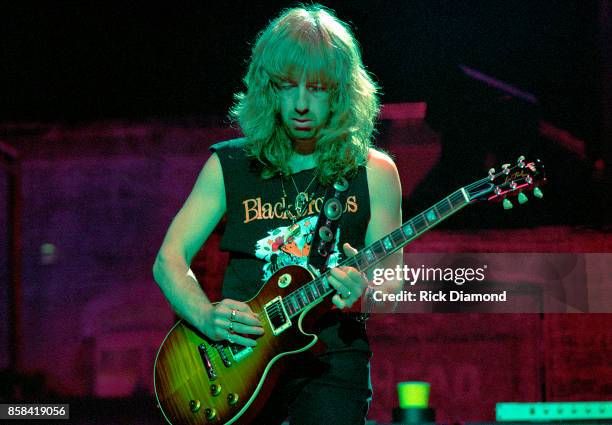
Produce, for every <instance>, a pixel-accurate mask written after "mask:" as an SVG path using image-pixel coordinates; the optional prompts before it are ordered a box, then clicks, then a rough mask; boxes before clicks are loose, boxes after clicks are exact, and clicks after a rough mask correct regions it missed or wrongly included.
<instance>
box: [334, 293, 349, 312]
mask: <svg viewBox="0 0 612 425" xmlns="http://www.w3.org/2000/svg"><path fill="white" fill-rule="evenodd" d="M346 301H347V300H345V299H344V298H342V297H341V296H340V294H336V295H334V296H333V297H332V303H333V304H334V305H335V306H336V307H338V308H339V309H343V308H348V307H350V306H349V305H348V304H347V302H346Z"/></svg>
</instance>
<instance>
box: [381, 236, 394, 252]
mask: <svg viewBox="0 0 612 425" xmlns="http://www.w3.org/2000/svg"><path fill="white" fill-rule="evenodd" d="M382 244H383V246H384V247H385V251H391V250H392V249H393V248H394V247H395V244H394V243H393V239H392V237H391V235H387V236H385V238H384V239H383V240H382Z"/></svg>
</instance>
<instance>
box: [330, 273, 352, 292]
mask: <svg viewBox="0 0 612 425" xmlns="http://www.w3.org/2000/svg"><path fill="white" fill-rule="evenodd" d="M334 270H335V269H334ZM343 274H344V273H343ZM327 282H329V284H330V285H331V286H332V288H334V289H335V290H336V292H338V293H339V294H346V293H347V292H349V291H350V289H349V288H347V287H346V286H345V285H344V284H343V283H342V280H340V279H338V278H337V277H336V276H334V274H333V270H332V273H331V274H330V275H329V276H328V277H327Z"/></svg>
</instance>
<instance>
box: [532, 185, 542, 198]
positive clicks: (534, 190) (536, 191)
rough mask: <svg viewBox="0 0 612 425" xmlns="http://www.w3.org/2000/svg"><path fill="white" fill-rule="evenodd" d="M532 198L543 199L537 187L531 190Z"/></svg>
mask: <svg viewBox="0 0 612 425" xmlns="http://www.w3.org/2000/svg"><path fill="white" fill-rule="evenodd" d="M533 196H535V197H536V198H538V199H541V198H543V197H544V194H543V193H542V191H541V190H540V188H539V187H536V188H535V189H533Z"/></svg>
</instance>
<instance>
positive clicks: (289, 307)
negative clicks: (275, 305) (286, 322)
mask: <svg viewBox="0 0 612 425" xmlns="http://www.w3.org/2000/svg"><path fill="white" fill-rule="evenodd" d="M283 305H284V306H285V310H287V313H289V316H291V315H292V314H293V313H295V311H294V310H293V305H292V304H291V301H289V299H288V297H285V298H284V299H283Z"/></svg>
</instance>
